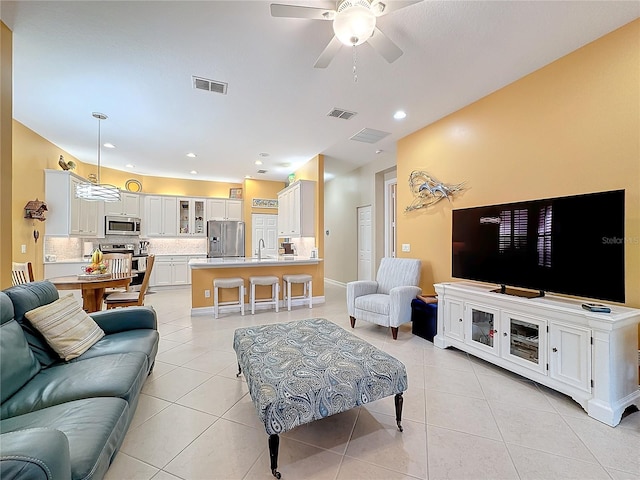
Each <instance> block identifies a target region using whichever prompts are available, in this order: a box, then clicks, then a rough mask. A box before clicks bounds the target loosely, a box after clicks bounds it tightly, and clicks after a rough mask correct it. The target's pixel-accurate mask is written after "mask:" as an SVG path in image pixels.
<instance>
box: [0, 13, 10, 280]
mask: <svg viewBox="0 0 640 480" xmlns="http://www.w3.org/2000/svg"><path fill="white" fill-rule="evenodd" d="M12 44H13V35H12V33H11V30H9V28H8V27H7V26H6V25H5V24H4V23H2V22H1V21H0V59H1V63H0V231H1V233H0V289H1V288H6V287H9V286H10V285H11V273H10V272H11V261H12V258H11V257H12V251H11V243H12V240H11V237H12V222H11V220H12V218H13V216H12V215H11V213H12V211H11V205H12V200H11V196H12V185H11V170H12V161H11V148H12V143H13V141H12V138H11V136H12V121H11V117H12V114H13V101H12V93H13V89H12V85H13V80H12V78H13V61H12V59H13V47H12Z"/></svg>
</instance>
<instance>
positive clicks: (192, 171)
mask: <svg viewBox="0 0 640 480" xmlns="http://www.w3.org/2000/svg"><path fill="white" fill-rule="evenodd" d="M189 173H190V174H191V175H196V174H197V173H198V172H196V171H195V170H191V171H190V172H189Z"/></svg>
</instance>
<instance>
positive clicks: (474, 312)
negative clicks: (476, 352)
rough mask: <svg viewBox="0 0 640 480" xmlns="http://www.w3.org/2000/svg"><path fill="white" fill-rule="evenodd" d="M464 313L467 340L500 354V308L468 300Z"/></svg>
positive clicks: (483, 348)
mask: <svg viewBox="0 0 640 480" xmlns="http://www.w3.org/2000/svg"><path fill="white" fill-rule="evenodd" d="M464 314H465V319H466V321H465V322H464V323H465V325H466V328H467V331H466V332H465V342H466V343H468V344H469V345H473V346H474V347H477V348H480V349H482V350H485V351H487V352H489V353H492V354H494V355H499V352H500V341H499V340H498V332H499V329H500V325H499V323H500V315H499V313H498V310H497V309H495V308H491V307H487V306H483V305H475V304H473V303H469V302H467V303H466V304H465V312H464Z"/></svg>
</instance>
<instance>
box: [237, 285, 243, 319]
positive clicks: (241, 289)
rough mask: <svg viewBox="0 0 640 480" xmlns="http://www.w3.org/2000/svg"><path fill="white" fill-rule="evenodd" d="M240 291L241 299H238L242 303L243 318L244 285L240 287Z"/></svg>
mask: <svg viewBox="0 0 640 480" xmlns="http://www.w3.org/2000/svg"><path fill="white" fill-rule="evenodd" d="M238 290H239V291H240V293H239V294H238V296H239V297H240V298H239V299H238V301H239V302H240V313H241V314H242V316H244V285H240V286H239V287H238Z"/></svg>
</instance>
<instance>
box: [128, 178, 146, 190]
mask: <svg viewBox="0 0 640 480" xmlns="http://www.w3.org/2000/svg"><path fill="white" fill-rule="evenodd" d="M124 188H126V189H127V190H128V191H130V192H141V191H142V184H141V183H140V182H139V181H138V180H136V179H135V178H130V179H129V180H127V181H126V183H125V184H124Z"/></svg>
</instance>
